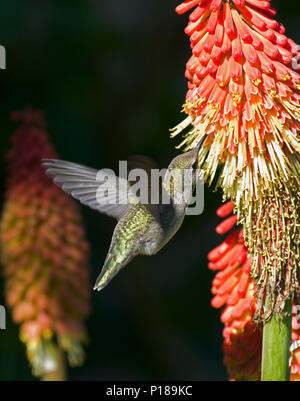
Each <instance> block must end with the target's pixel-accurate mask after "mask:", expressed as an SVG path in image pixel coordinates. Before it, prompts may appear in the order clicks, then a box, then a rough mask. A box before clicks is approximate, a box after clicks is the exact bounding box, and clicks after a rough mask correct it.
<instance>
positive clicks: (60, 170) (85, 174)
mask: <svg viewBox="0 0 300 401" xmlns="http://www.w3.org/2000/svg"><path fill="white" fill-rule="evenodd" d="M42 166H43V167H44V168H45V170H46V174H47V175H48V176H49V177H50V178H52V179H53V181H54V183H55V184H56V185H58V186H59V187H60V188H61V189H62V190H63V191H64V192H66V193H68V194H70V195H72V196H73V197H74V198H75V199H78V200H79V201H80V202H81V203H82V204H84V205H86V206H89V207H90V208H91V209H95V210H98V211H99V212H101V213H105V214H107V215H109V216H112V217H115V218H116V219H120V218H121V217H122V216H124V215H125V214H126V213H127V212H128V211H129V209H130V208H131V207H132V206H133V205H134V204H136V203H138V198H137V197H135V196H134V194H133V193H132V192H131V191H130V185H129V183H128V181H127V180H126V179H125V178H121V177H117V176H116V175H115V174H114V173H113V171H111V170H108V169H103V170H98V171H97V170H96V169H93V168H91V167H86V166H83V165H81V164H77V163H71V162H67V161H64V160H56V159H43V162H42Z"/></svg>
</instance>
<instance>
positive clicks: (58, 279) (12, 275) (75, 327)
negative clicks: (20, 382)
mask: <svg viewBox="0 0 300 401" xmlns="http://www.w3.org/2000/svg"><path fill="white" fill-rule="evenodd" d="M12 119H13V120H14V121H18V122H20V125H19V127H18V129H17V130H16V132H15V133H14V134H13V136H12V148H11V150H10V152H9V153H8V156H7V185H6V195H5V198H6V200H5V204H4V208H3V212H2V219H1V227H0V239H1V260H2V264H3V269H4V276H5V295H6V302H7V305H8V306H9V307H10V308H11V310H12V316H13V320H14V321H15V322H16V323H19V324H20V337H21V340H22V341H23V342H24V343H25V344H26V348H27V355H28V358H29V361H30V363H31V365H32V368H33V373H34V374H36V375H38V376H42V375H44V374H45V373H46V371H47V363H46V362H47V360H46V359H47V352H46V351H47V349H49V347H52V348H53V347H56V346H58V347H60V348H61V349H63V350H65V351H66V353H67V355H68V359H69V362H70V364H71V365H78V364H80V363H81V362H82V358H83V356H84V354H83V350H82V346H81V344H82V342H84V341H85V338H86V330H85V326H84V320H85V318H86V316H87V315H88V313H89V297H90V296H89V293H90V290H89V263H88V255H89V252H88V249H89V246H88V243H87V241H86V239H85V233H84V229H83V227H82V222H81V217H80V214H79V210H78V207H77V205H76V204H75V202H74V201H73V200H72V199H71V198H70V197H68V196H67V195H65V194H64V193H63V192H62V191H60V190H59V189H58V188H57V187H56V185H55V184H53V183H52V182H51V181H50V180H49V178H48V177H47V176H46V175H45V173H44V171H43V170H42V168H41V166H40V163H41V159H42V158H55V157H57V155H56V153H55V152H54V149H53V147H52V145H51V144H50V143H49V140H48V137H47V133H46V131H45V122H44V119H43V114H42V113H41V112H40V111H34V110H32V111H31V110H27V111H24V112H17V113H13V114H12Z"/></svg>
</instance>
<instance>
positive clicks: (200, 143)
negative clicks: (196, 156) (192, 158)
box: [196, 134, 207, 151]
mask: <svg viewBox="0 0 300 401" xmlns="http://www.w3.org/2000/svg"><path fill="white" fill-rule="evenodd" d="M206 137H207V134H205V135H204V136H203V137H202V138H201V139H200V141H199V143H198V145H197V146H196V148H197V149H198V151H199V150H200V149H201V147H202V145H203V143H204V141H205V139H206Z"/></svg>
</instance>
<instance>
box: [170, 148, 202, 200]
mask: <svg viewBox="0 0 300 401" xmlns="http://www.w3.org/2000/svg"><path fill="white" fill-rule="evenodd" d="M198 153H199V147H197V148H195V149H192V150H190V151H189V152H186V153H182V154H180V155H179V156H176V157H175V158H174V159H173V160H172V162H171V163H170V165H169V167H168V172H167V174H166V176H165V179H164V188H165V189H166V190H167V191H168V192H169V193H170V194H171V195H172V197H173V198H174V199H175V201H176V203H178V204H182V205H187V204H189V202H190V199H191V197H192V193H193V190H194V188H195V185H196V182H197V179H198V172H199V170H198Z"/></svg>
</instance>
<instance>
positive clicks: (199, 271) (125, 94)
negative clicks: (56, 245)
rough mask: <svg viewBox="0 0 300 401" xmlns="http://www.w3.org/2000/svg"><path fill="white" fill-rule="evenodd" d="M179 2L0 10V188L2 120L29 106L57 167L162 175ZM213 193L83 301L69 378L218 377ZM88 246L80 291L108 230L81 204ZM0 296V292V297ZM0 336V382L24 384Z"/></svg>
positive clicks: (182, 47)
mask: <svg viewBox="0 0 300 401" xmlns="http://www.w3.org/2000/svg"><path fill="white" fill-rule="evenodd" d="M179 2H180V0H178V1H175V0H126V1H124V0H114V1H112V0H48V1H47V0H6V1H5V0H2V1H1V5H0V44H2V45H4V46H5V48H6V51H7V69H6V70H1V71H0V89H1V94H0V121H1V133H0V178H1V186H2V187H3V180H4V156H5V153H6V152H7V150H8V148H9V137H10V135H11V133H12V131H13V130H14V125H13V124H12V123H11V122H10V121H9V114H10V112H11V111H12V110H18V109H22V108H23V107H24V105H26V104H28V103H30V104H31V105H32V106H33V107H37V108H42V109H44V111H45V115H46V119H47V121H48V130H49V135H50V138H51V141H52V142H53V143H54V145H55V147H56V149H57V151H58V152H59V154H60V156H61V158H63V159H66V160H71V161H75V162H79V163H82V164H87V165H90V166H93V167H97V168H103V167H108V168H114V169H116V168H117V166H118V161H119V160H124V159H126V158H127V156H128V155H131V154H134V153H141V154H146V155H148V156H151V157H153V158H154V159H155V160H157V161H158V162H159V164H160V166H161V167H166V166H167V165H168V163H169V162H170V160H171V158H173V157H174V156H175V155H176V152H177V151H176V150H175V149H174V146H175V145H177V144H178V143H179V139H180V138H176V139H175V140H170V139H169V132H168V130H169V128H170V127H172V126H174V125H176V124H177V123H179V122H180V121H181V120H182V119H183V117H184V116H183V115H182V114H181V113H180V110H181V105H182V103H183V102H184V99H185V92H186V79H185V78H184V70H185V63H186V61H187V59H188V57H189V55H190V50H189V44H188V38H187V37H186V36H185V35H184V33H183V29H184V27H185V25H186V22H187V15H184V16H178V15H176V14H175V11H174V9H175V6H176V5H177V4H178V3H179ZM273 6H274V7H276V8H277V9H278V16H277V18H278V19H279V20H280V21H281V22H282V23H284V25H285V26H286V28H287V34H288V35H289V36H291V37H292V38H293V39H294V40H295V41H296V42H297V43H299V42H300V28H299V10H300V3H299V2H298V1H292V0H286V1H282V0H281V1H273ZM220 202H221V194H220V193H214V192H213V191H212V190H211V189H209V188H206V192H205V210H204V213H203V214H202V215H201V216H188V217H187V218H186V219H185V221H184V223H183V226H182V229H180V231H179V232H178V233H177V235H176V236H175V237H174V238H173V239H172V241H171V242H170V243H169V244H168V245H167V246H166V247H165V248H163V249H162V250H161V251H160V252H159V253H158V254H157V255H156V256H153V257H151V258H147V257H137V258H136V259H135V260H134V261H133V262H131V263H130V265H129V266H128V267H127V268H126V269H124V270H123V271H122V272H121V274H120V275H119V276H118V277H117V278H116V279H115V280H114V281H113V282H112V283H111V284H110V285H109V287H107V288H106V289H105V290H104V291H103V292H101V293H96V292H93V294H92V303H93V305H92V313H91V316H90V318H89V320H88V330H89V336H90V343H89V345H88V347H87V349H86V350H87V359H86V362H85V364H84V365H83V367H81V368H76V369H72V370H69V378H70V379H72V380H152V379H178V380H184V379H189V380H222V379H223V380H226V378H227V375H226V370H225V368H224V366H223V364H222V357H223V356H222V348H221V347H222V324H221V323H220V320H219V315H220V311H218V310H215V309H213V308H212V307H211V306H210V299H211V294H210V287H211V280H212V278H213V274H212V273H211V272H210V271H209V270H208V269H207V260H206V255H207V253H208V252H209V251H210V249H212V248H213V247H214V246H216V245H217V244H218V243H219V242H220V240H221V238H220V237H218V236H217V234H216V233H215V230H214V227H215V225H216V224H217V222H218V221H219V220H218V218H216V217H215V210H216V208H217V206H218V205H219V204H220ZM82 212H83V214H84V219H85V222H86V227H87V235H88V239H89V241H90V242H91V246H92V275H93V276H92V281H93V282H94V280H95V278H96V276H97V275H98V273H99V271H100V268H101V266H102V263H103V261H104V258H105V255H106V252H107V250H108V246H109V243H110V239H111V235H112V231H113V228H114V225H115V221H114V220H113V219H111V218H109V217H107V216H103V215H100V214H99V213H96V212H93V211H91V210H89V209H88V208H85V207H82ZM1 293H3V291H2V290H1ZM0 303H2V304H4V300H3V298H1V297H0ZM7 326H8V327H7V330H0V380H32V378H33V377H32V376H31V373H30V369H29V367H28V363H27V360H26V358H25V353H24V346H23V345H22V344H21V342H20V341H19V340H18V328H17V326H15V325H14V324H13V323H12V321H11V318H10V316H8V322H7Z"/></svg>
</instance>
